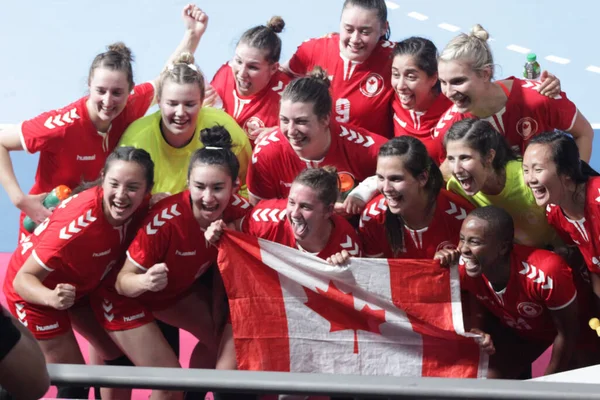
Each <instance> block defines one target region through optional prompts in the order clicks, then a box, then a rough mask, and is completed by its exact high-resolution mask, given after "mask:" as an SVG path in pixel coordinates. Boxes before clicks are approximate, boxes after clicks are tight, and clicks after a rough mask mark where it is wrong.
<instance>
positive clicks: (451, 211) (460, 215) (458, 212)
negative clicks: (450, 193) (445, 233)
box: [446, 201, 467, 221]
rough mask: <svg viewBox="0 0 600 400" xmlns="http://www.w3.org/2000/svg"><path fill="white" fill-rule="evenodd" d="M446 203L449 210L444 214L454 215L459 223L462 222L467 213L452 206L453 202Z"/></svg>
mask: <svg viewBox="0 0 600 400" xmlns="http://www.w3.org/2000/svg"><path fill="white" fill-rule="evenodd" d="M448 203H450V208H449V209H447V210H446V214H448V215H454V214H456V215H454V218H456V219H457V220H459V221H462V220H463V219H465V218H467V212H466V211H465V209H464V208H462V207H457V206H456V204H454V203H453V202H451V201H449V202H448Z"/></svg>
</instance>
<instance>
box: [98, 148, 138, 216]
mask: <svg viewBox="0 0 600 400" xmlns="http://www.w3.org/2000/svg"><path fill="white" fill-rule="evenodd" d="M102 190H103V193H104V195H103V199H102V205H103V209H104V215H105V217H106V219H107V220H108V222H109V223H110V224H111V225H114V226H119V225H122V224H123V223H125V221H127V220H128V219H129V218H130V217H131V216H132V215H133V213H134V212H135V211H136V210H137V209H138V207H139V206H140V204H142V202H143V201H144V197H145V196H146V194H147V193H148V190H149V188H148V184H147V182H146V173H145V171H144V168H143V167H142V166H141V165H140V164H138V163H136V162H133V161H123V160H115V161H112V162H111V163H110V164H108V166H107V170H106V171H105V173H104V175H103V180H102Z"/></svg>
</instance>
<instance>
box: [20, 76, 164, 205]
mask: <svg viewBox="0 0 600 400" xmlns="http://www.w3.org/2000/svg"><path fill="white" fill-rule="evenodd" d="M153 98H154V86H153V85H152V84H151V83H143V84H141V85H137V86H136V87H134V89H133V91H132V93H131V94H130V95H129V99H128V100H127V105H126V106H125V109H124V110H123V111H122V112H121V113H120V114H119V115H118V116H117V117H116V118H115V119H114V120H113V122H112V124H111V126H110V129H109V131H108V133H100V132H98V131H97V130H96V128H95V127H94V125H93V123H92V121H91V119H90V116H89V114H88V111H87V107H86V105H85V102H86V101H87V99H88V97H83V98H81V99H79V100H77V101H76V102H74V103H72V104H69V105H68V106H66V107H64V108H61V109H58V110H53V111H49V112H45V113H43V114H40V115H38V116H37V117H35V118H33V119H30V120H28V121H25V122H23V125H22V127H21V130H22V132H23V135H22V137H21V144H22V145H23V149H24V150H26V151H27V152H29V153H36V152H38V151H39V152H40V161H39V163H38V168H37V172H36V175H35V183H34V184H33V187H32V188H31V191H30V193H32V194H37V193H44V192H49V191H51V190H52V189H54V188H55V187H56V186H58V185H66V186H68V187H70V188H71V189H74V188H76V187H77V186H79V185H80V184H81V182H82V180H85V181H87V182H89V181H93V180H95V179H97V178H98V177H99V176H100V171H101V170H102V167H104V162H105V161H106V157H108V155H109V154H110V153H111V152H112V151H113V149H114V148H115V147H117V143H118V142H119V140H120V139H121V136H122V135H123V132H125V129H127V127H128V126H129V124H131V123H132V122H133V121H135V120H136V119H138V118H141V117H143V116H144V114H145V113H146V111H148V108H149V107H150V104H151V103H152V99H153Z"/></svg>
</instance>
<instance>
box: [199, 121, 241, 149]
mask: <svg viewBox="0 0 600 400" xmlns="http://www.w3.org/2000/svg"><path fill="white" fill-rule="evenodd" d="M200 141H201V142H202V144H203V145H204V147H221V148H223V149H228V150H230V149H231V148H232V147H233V140H232V139H231V134H230V133H229V131H228V130H227V129H226V128H225V127H224V126H222V125H215V126H213V127H211V128H206V129H202V130H201V131H200Z"/></svg>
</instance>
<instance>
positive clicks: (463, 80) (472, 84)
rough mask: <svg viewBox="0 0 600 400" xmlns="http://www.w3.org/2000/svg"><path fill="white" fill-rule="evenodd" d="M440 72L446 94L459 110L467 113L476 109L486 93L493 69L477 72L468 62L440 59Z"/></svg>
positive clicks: (443, 90)
mask: <svg viewBox="0 0 600 400" xmlns="http://www.w3.org/2000/svg"><path fill="white" fill-rule="evenodd" d="M438 74H439V78H440V83H441V86H442V92H443V93H444V95H446V97H448V98H449V99H450V100H451V101H452V102H453V103H454V105H455V106H456V108H457V109H458V112H461V113H466V112H468V111H471V110H473V109H475V108H476V106H477V103H478V101H479V99H481V98H482V96H483V95H484V93H485V85H486V82H489V79H490V75H491V70H489V69H485V70H483V71H482V72H480V73H477V72H476V71H473V69H472V68H471V66H470V64H469V63H467V62H464V61H458V60H453V61H442V60H440V61H439V62H438Z"/></svg>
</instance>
